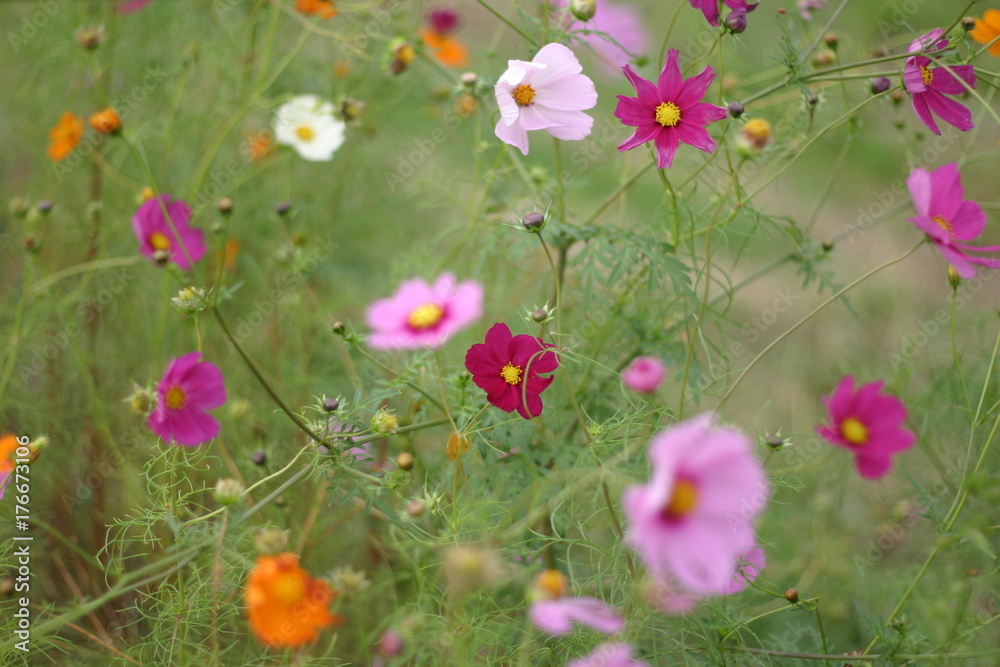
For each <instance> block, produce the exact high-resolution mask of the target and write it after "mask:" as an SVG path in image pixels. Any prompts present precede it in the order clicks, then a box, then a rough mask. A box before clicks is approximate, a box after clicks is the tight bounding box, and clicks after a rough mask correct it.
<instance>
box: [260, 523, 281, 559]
mask: <svg viewBox="0 0 1000 667" xmlns="http://www.w3.org/2000/svg"><path fill="white" fill-rule="evenodd" d="M253 546H254V549H256V550H257V553H259V554H261V555H264V556H274V555H275V554H280V553H283V552H285V551H287V550H288V533H286V532H285V531H283V530H279V529H277V528H261V529H260V530H258V531H257V532H256V533H254V536H253Z"/></svg>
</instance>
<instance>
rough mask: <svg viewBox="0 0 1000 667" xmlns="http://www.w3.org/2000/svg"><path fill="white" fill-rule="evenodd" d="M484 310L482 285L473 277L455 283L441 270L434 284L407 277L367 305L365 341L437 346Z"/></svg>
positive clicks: (382, 345) (397, 346)
mask: <svg viewBox="0 0 1000 667" xmlns="http://www.w3.org/2000/svg"><path fill="white" fill-rule="evenodd" d="M482 312H483V286H482V285H480V284H479V283H477V282H475V281H474V280H467V281H465V282H462V283H458V284H455V276H454V275H452V274H450V273H443V274H441V276H440V277H439V278H438V279H437V282H435V283H434V284H433V285H429V284H427V283H426V282H424V281H423V280H421V279H419V278H415V279H413V280H407V281H406V282H404V283H403V284H402V285H400V286H399V289H398V290H396V293H395V294H393V295H392V296H391V297H389V298H388V299H381V300H379V301H376V302H375V303H373V304H372V305H371V306H369V307H368V317H367V319H368V326H370V327H371V328H372V333H371V335H369V336H368V344H369V345H371V346H372V347H374V348H375V349H378V350H412V349H415V348H420V347H429V348H438V347H441V345H443V344H444V342H445V341H446V340H447V339H448V337H449V336H451V335H452V334H454V333H456V332H458V331H461V330H462V329H464V328H465V327H467V326H469V324H471V323H472V322H474V321H475V320H477V319H478V318H479V316H480V315H481V314H482Z"/></svg>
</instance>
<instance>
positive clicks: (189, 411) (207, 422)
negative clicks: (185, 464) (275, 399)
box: [146, 352, 226, 446]
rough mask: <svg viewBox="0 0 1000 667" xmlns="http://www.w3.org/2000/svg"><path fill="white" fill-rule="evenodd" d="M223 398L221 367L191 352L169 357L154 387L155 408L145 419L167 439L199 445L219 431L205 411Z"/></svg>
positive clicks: (189, 444) (157, 432) (222, 401)
mask: <svg viewBox="0 0 1000 667" xmlns="http://www.w3.org/2000/svg"><path fill="white" fill-rule="evenodd" d="M225 402H226V387H225V384H224V383H223V379H222V371H220V370H219V369H218V367H217V366H216V365H215V364H213V363H211V362H209V361H202V360H201V353H200V352H191V353H190V354H186V355H184V356H183V357H177V358H176V359H173V360H171V362H170V365H169V366H167V370H166V372H165V373H164V374H163V378H162V379H161V380H160V383H159V384H158V385H157V387H156V409H155V410H153V412H152V413H151V414H150V415H149V417H148V419H147V420H146V423H147V424H148V425H149V428H151V429H152V430H153V432H154V433H156V434H157V435H158V436H160V437H161V438H163V439H164V440H165V441H167V442H176V443H178V444H181V445H188V446H192V445H200V444H201V443H203V442H208V441H209V440H211V439H212V438H214V437H215V436H217V435H218V434H219V422H218V421H217V420H216V419H215V417H213V416H212V415H210V414H208V413H207V412H205V410H206V409H209V408H217V407H219V406H220V405H222V404H223V403H225Z"/></svg>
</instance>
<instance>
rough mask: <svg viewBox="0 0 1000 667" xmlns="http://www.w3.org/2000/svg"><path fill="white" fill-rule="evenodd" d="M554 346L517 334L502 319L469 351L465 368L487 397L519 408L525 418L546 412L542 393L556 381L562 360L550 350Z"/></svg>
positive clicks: (503, 407) (509, 408)
mask: <svg viewBox="0 0 1000 667" xmlns="http://www.w3.org/2000/svg"><path fill="white" fill-rule="evenodd" d="M551 347H552V345H549V344H548V343H544V342H542V340H541V339H540V338H535V337H534V336H528V335H526V334H519V335H517V336H513V335H511V333H510V329H509V328H507V325H506V324H503V323H502V322H498V323H496V324H494V325H493V327H492V328H491V329H490V330H489V331H487V332H486V342H485V343H476V344H475V345H473V346H472V347H470V348H469V351H468V352H467V353H466V354H465V367H466V368H467V369H469V372H470V373H472V381H473V382H475V383H476V386H477V387H479V388H480V389H482V390H484V391H485V392H486V400H488V401H489V402H490V403H492V404H493V405H494V406H496V407H498V408H500V409H501V410H504V411H506V412H513V411H514V410H517V412H518V414H520V415H521V416H522V417H524V418H525V419H531V418H532V417H537V416H538V415H540V414H542V397H541V396H540V395H539V394H541V393H542V392H543V391H545V389H546V388H547V387H548V386H549V385H550V384H552V379H553V378H551V377H547V378H543V377H541V376H540V375H539V373H551V372H552V371H554V370H555V369H556V368H558V367H559V359H558V357H556V355H555V354H554V353H552V352H548V351H546V350H547V349H548V348H551Z"/></svg>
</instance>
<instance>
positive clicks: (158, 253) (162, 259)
mask: <svg viewBox="0 0 1000 667" xmlns="http://www.w3.org/2000/svg"><path fill="white" fill-rule="evenodd" d="M153 261H154V262H156V263H157V264H159V265H160V266H166V265H167V262H169V261H170V253H169V252H167V251H166V250H154V251H153Z"/></svg>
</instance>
